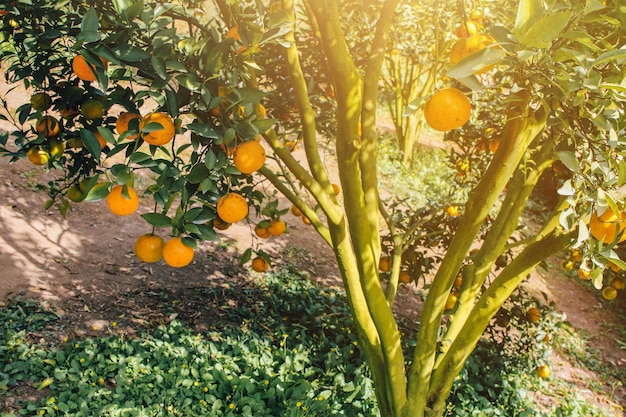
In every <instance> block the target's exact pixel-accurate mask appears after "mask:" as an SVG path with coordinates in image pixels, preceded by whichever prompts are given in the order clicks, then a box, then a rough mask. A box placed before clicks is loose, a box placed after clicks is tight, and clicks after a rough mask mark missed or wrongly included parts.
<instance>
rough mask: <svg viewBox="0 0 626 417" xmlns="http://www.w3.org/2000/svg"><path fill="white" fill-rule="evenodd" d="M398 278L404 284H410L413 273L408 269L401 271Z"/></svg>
mask: <svg viewBox="0 0 626 417" xmlns="http://www.w3.org/2000/svg"><path fill="white" fill-rule="evenodd" d="M398 280H399V281H400V282H401V283H403V284H408V283H409V282H411V274H409V273H408V272H407V271H400V276H399V277H398Z"/></svg>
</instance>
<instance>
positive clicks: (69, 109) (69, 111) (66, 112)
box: [59, 105, 78, 119]
mask: <svg viewBox="0 0 626 417" xmlns="http://www.w3.org/2000/svg"><path fill="white" fill-rule="evenodd" d="M59 114H60V115H61V117H62V118H64V119H71V118H72V117H74V116H76V115H77V114H78V107H76V106H72V105H66V106H65V107H63V108H62V109H59Z"/></svg>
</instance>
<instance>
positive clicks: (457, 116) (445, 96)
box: [424, 87, 472, 131]
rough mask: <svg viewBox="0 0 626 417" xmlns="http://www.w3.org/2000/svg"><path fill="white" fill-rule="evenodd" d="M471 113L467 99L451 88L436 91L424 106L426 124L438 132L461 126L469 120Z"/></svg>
mask: <svg viewBox="0 0 626 417" xmlns="http://www.w3.org/2000/svg"><path fill="white" fill-rule="evenodd" d="M471 111H472V105H471V104H470V101H469V99H468V98H467V97H466V96H465V94H463V93H462V92H461V91H459V90H457V89H456V88H452V87H450V88H444V89H443V90H439V91H437V92H436V93H435V94H433V95H432V97H431V98H430V99H429V100H428V101H427V102H426V104H425V105H424V117H425V118H426V122H427V123H428V124H429V125H430V127H432V128H433V129H435V130H439V131H447V130H452V129H457V128H459V127H461V126H463V125H464V124H465V123H466V122H467V121H468V120H469V117H470V114H471Z"/></svg>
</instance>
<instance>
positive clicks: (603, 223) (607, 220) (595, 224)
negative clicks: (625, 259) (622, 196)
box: [589, 207, 626, 243]
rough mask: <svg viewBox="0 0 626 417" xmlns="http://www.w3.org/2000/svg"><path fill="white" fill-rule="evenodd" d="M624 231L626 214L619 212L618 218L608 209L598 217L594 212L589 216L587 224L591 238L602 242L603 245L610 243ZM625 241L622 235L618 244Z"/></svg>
mask: <svg viewBox="0 0 626 417" xmlns="http://www.w3.org/2000/svg"><path fill="white" fill-rule="evenodd" d="M624 229H626V213H625V212H623V211H622V212H620V213H619V217H618V215H617V214H615V213H613V210H611V208H610V207H607V209H606V210H605V211H604V213H602V214H601V215H600V216H598V215H597V213H596V212H595V211H594V212H593V214H592V215H591V222H590V224H589V230H590V232H591V236H593V237H594V238H596V239H598V240H604V242H605V243H612V242H614V241H615V239H616V238H617V236H618V235H619V234H620V233H622V232H624ZM624 240H626V233H623V234H622V235H621V236H620V238H619V242H623V241H624Z"/></svg>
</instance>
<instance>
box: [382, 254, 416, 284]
mask: <svg viewBox="0 0 626 417" xmlns="http://www.w3.org/2000/svg"><path fill="white" fill-rule="evenodd" d="M392 262H393V260H392V258H391V256H388V255H385V256H381V257H380V259H379V261H378V270H379V271H380V272H383V273H388V272H390V271H391V266H392V265H391V264H392ZM398 281H399V282H401V283H403V284H408V283H410V282H411V274H410V273H409V271H407V270H405V269H402V270H401V271H400V273H399V274H398Z"/></svg>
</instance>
